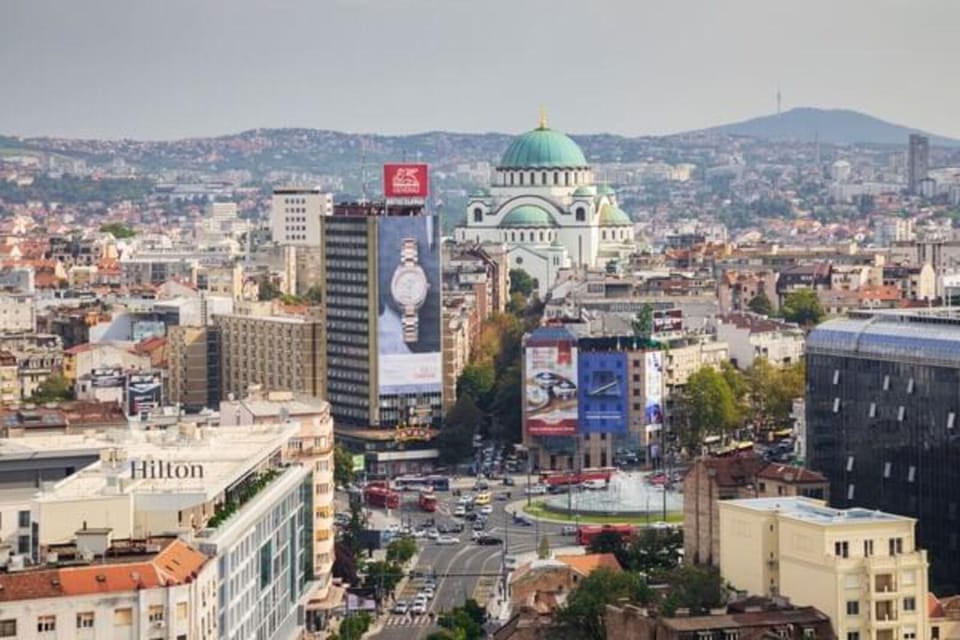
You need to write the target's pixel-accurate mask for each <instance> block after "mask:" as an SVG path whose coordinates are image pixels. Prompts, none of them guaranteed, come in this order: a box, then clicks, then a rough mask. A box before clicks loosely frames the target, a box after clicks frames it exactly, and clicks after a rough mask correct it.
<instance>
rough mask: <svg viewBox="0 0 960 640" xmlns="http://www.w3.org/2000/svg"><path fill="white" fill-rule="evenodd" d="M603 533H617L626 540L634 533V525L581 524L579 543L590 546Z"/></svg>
mask: <svg viewBox="0 0 960 640" xmlns="http://www.w3.org/2000/svg"><path fill="white" fill-rule="evenodd" d="M601 533H615V534H617V535H618V536H620V538H621V539H622V540H626V539H627V538H629V537H630V536H632V535H633V527H631V526H630V525H628V524H604V525H580V526H579V527H577V544H579V545H583V546H588V545H589V544H590V543H591V542H593V539H594V538H596V537H597V536H598V535H600V534H601Z"/></svg>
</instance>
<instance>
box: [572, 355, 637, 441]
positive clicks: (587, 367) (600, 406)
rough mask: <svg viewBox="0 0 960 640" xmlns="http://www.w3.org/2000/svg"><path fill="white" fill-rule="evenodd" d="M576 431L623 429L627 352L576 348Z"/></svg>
mask: <svg viewBox="0 0 960 640" xmlns="http://www.w3.org/2000/svg"><path fill="white" fill-rule="evenodd" d="M579 360H580V363H579V365H580V367H579V368H580V370H579V380H580V431H581V432H582V433H625V432H626V431H627V354H626V353H624V352H622V351H580V358H579Z"/></svg>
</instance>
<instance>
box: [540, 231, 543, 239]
mask: <svg viewBox="0 0 960 640" xmlns="http://www.w3.org/2000/svg"><path fill="white" fill-rule="evenodd" d="M540 242H543V231H541V232H540Z"/></svg>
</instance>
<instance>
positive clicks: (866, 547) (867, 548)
mask: <svg viewBox="0 0 960 640" xmlns="http://www.w3.org/2000/svg"><path fill="white" fill-rule="evenodd" d="M872 555H873V540H864V541H863V557H864V558H869V557H870V556H872Z"/></svg>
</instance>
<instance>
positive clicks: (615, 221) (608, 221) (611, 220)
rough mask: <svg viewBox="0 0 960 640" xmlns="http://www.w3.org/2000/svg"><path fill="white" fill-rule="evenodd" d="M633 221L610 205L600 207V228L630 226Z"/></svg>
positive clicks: (620, 210)
mask: <svg viewBox="0 0 960 640" xmlns="http://www.w3.org/2000/svg"><path fill="white" fill-rule="evenodd" d="M632 224H633V220H631V219H630V216H628V215H627V214H626V213H625V212H624V211H623V210H622V209H618V208H617V207H615V206H613V205H612V204H605V205H603V206H602V207H600V226H601V227H621V226H624V225H626V226H630V225H632Z"/></svg>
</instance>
